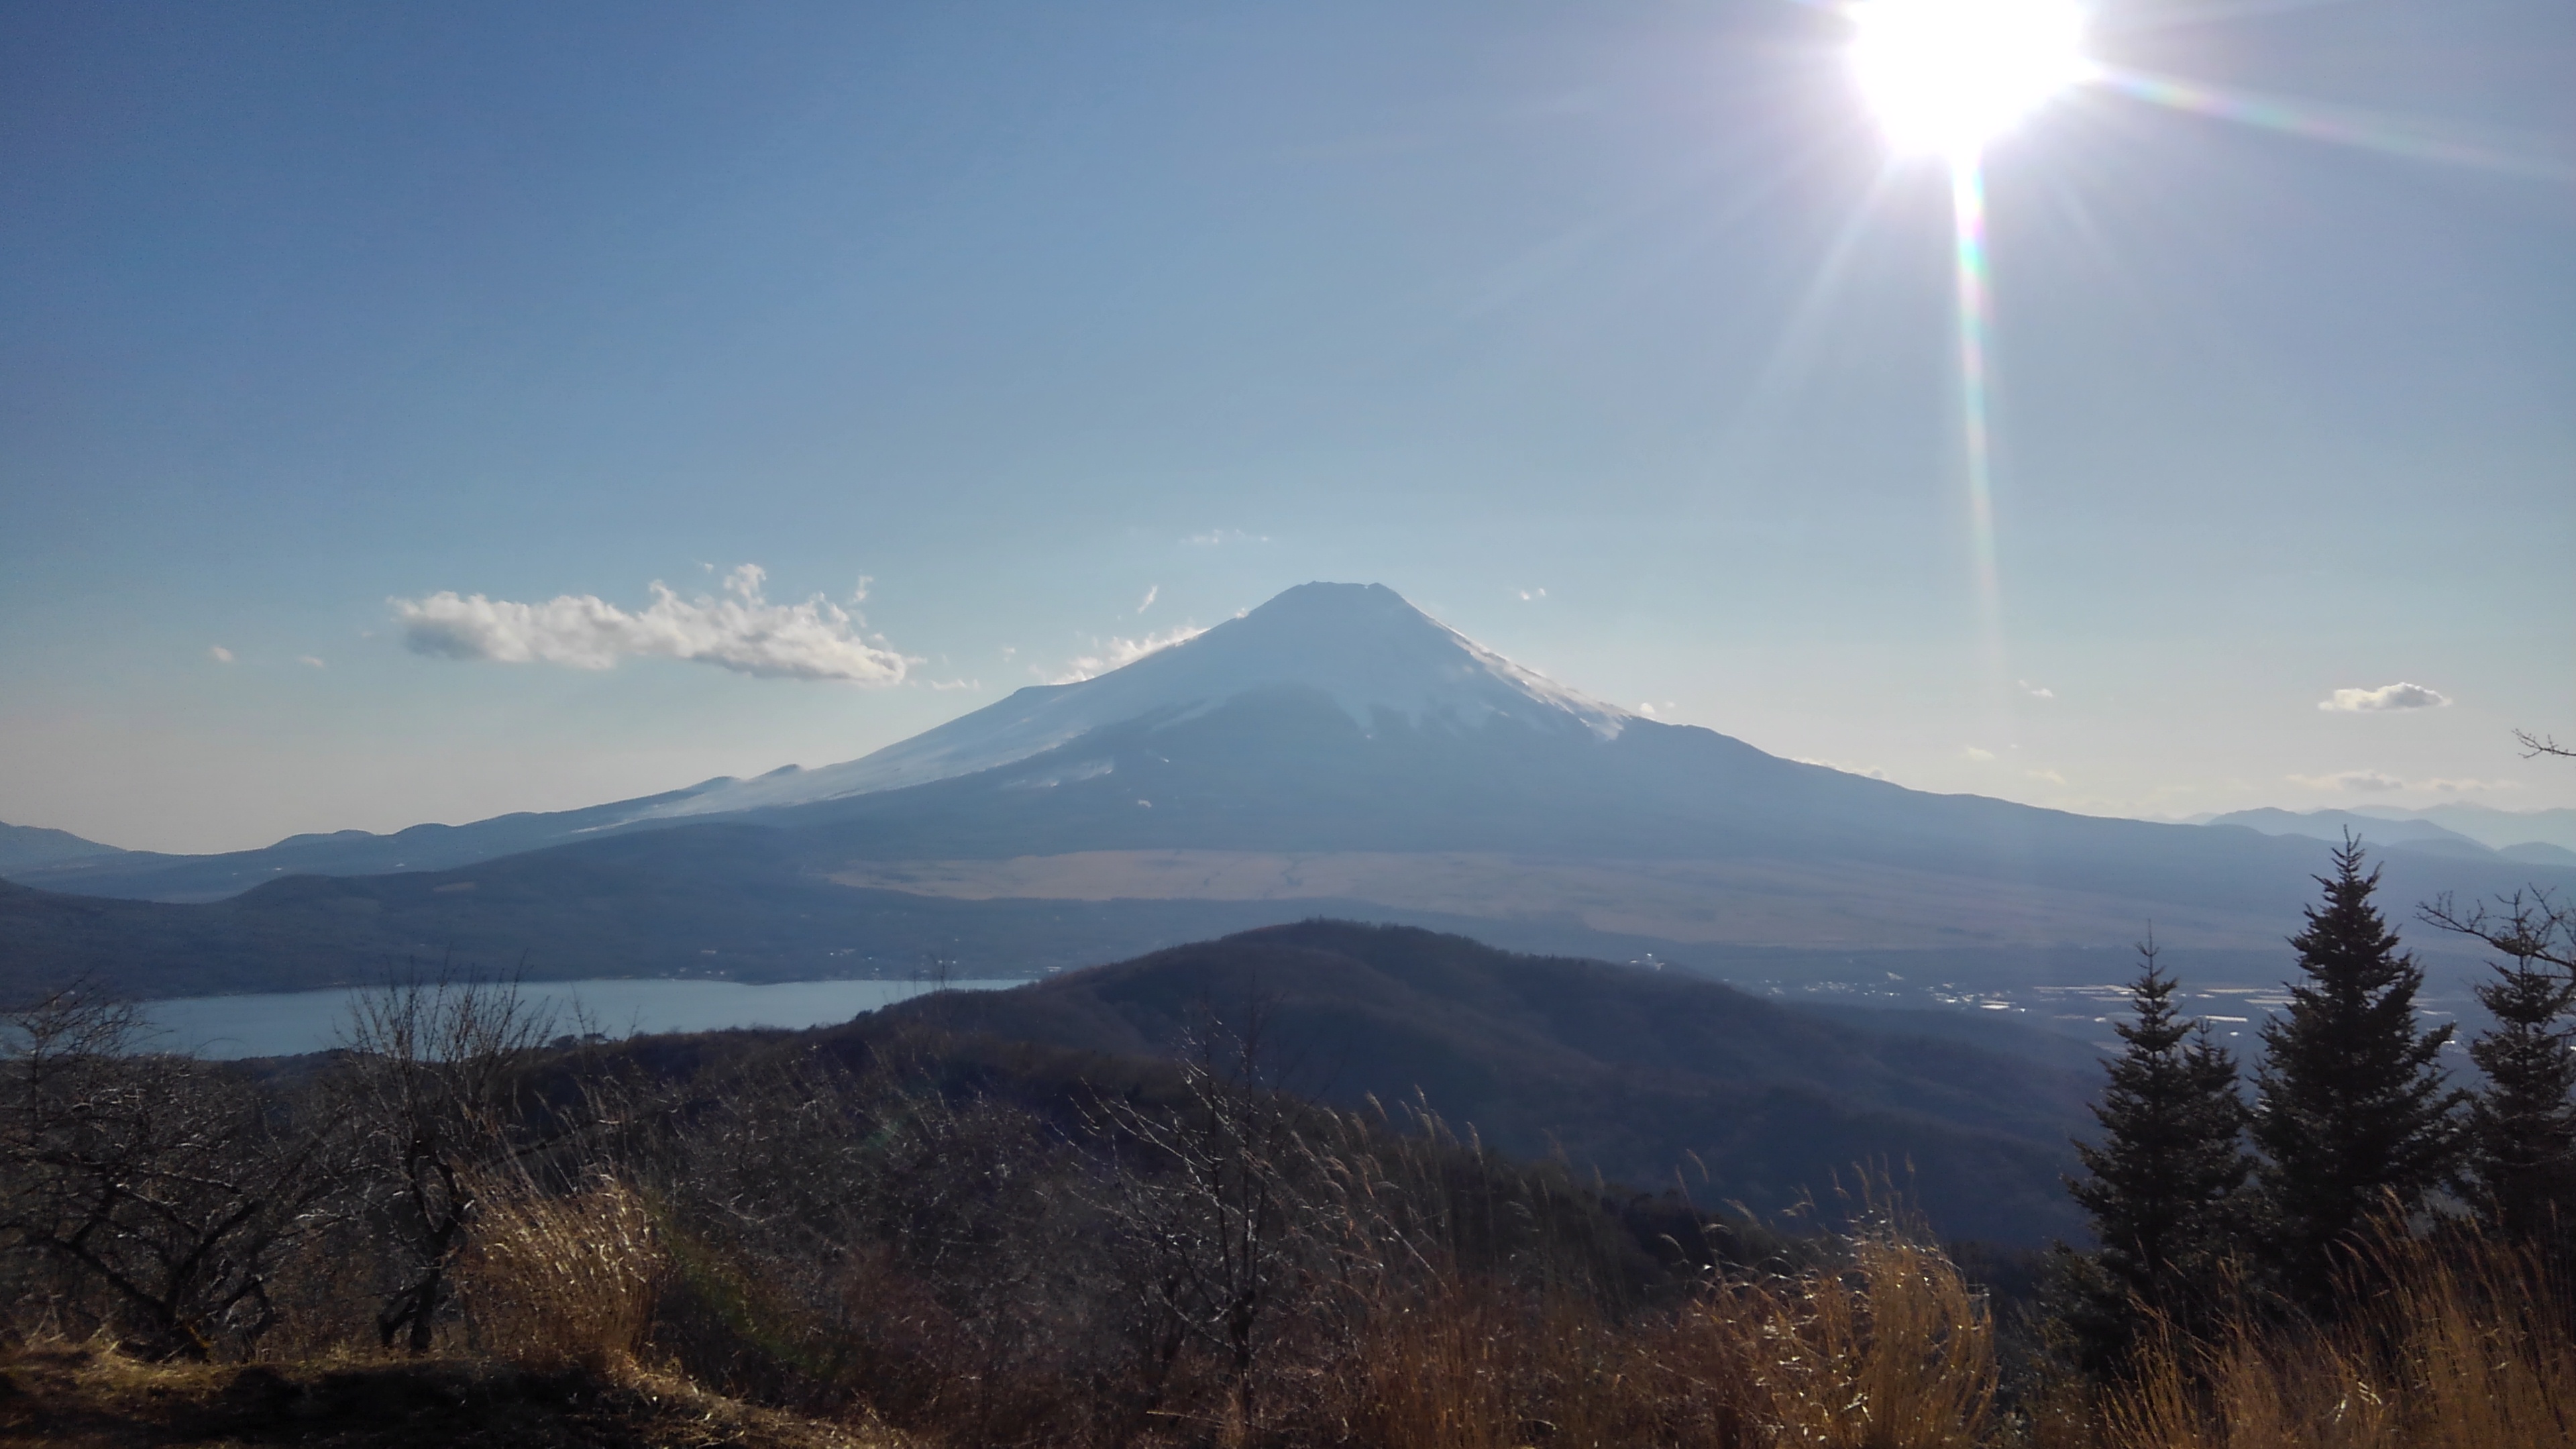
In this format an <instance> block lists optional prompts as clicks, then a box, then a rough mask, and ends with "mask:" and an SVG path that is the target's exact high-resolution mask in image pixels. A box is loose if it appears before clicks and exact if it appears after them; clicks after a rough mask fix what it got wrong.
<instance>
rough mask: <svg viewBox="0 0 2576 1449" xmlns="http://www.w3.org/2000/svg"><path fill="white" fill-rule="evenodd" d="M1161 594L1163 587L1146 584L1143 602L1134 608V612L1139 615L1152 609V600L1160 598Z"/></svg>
mask: <svg viewBox="0 0 2576 1449" xmlns="http://www.w3.org/2000/svg"><path fill="white" fill-rule="evenodd" d="M1162 592H1163V586H1162V585H1161V584H1147V585H1146V586H1145V602H1143V603H1141V604H1138V605H1137V606H1136V612H1137V613H1139V614H1141V613H1143V612H1145V611H1146V610H1147V609H1150V608H1152V607H1154V600H1155V599H1157V598H1159V597H1161V596H1162Z"/></svg>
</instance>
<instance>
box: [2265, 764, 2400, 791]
mask: <svg viewBox="0 0 2576 1449" xmlns="http://www.w3.org/2000/svg"><path fill="white" fill-rule="evenodd" d="M2289 780H2290V783H2291V784H2293V785H2305V786H2307V787H2308V788H2309V789H2311V790H2358V791H2363V792H2366V793H2370V794H2377V793H2379V792H2382V791H2386V790H2403V789H2405V788H2406V782H2405V781H2403V780H2401V779H2398V778H2397V777H2396V776H2394V775H2386V774H2382V773H2380V772H2379V771H2377V770H2343V771H2339V772H2337V773H2335V774H2332V775H2292V776H2290V777H2289Z"/></svg>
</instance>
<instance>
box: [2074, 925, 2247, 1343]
mask: <svg viewBox="0 0 2576 1449" xmlns="http://www.w3.org/2000/svg"><path fill="white" fill-rule="evenodd" d="M2138 953H2139V955H2140V956H2141V957H2143V958H2144V965H2143V966H2142V967H2141V969H2140V970H2139V973H2138V977H2137V979H2136V980H2135V981H2133V982H2131V983H2130V985H2129V1002H2130V1008H2131V1010H2132V1011H2133V1012H2134V1013H2135V1019H2134V1020H2131V1021H2124V1022H2120V1023H2118V1024H2117V1025H2116V1026H2114V1027H2113V1030H2115V1031H2117V1032H2118V1033H2119V1034H2120V1040H2121V1041H2122V1042H2124V1043H2125V1044H2126V1045H2125V1046H2124V1048H2123V1049H2122V1051H2121V1053H2120V1056H2119V1059H2118V1060H2116V1061H2114V1062H2112V1063H2110V1074H2109V1081H2108V1082H2107V1083H2106V1084H2105V1086H2104V1089H2103V1093H2102V1101H2101V1104H2100V1105H2098V1106H2096V1107H2094V1108H2093V1116H2094V1118H2095V1119H2096V1120H2098V1121H2099V1122H2100V1123H2101V1124H2102V1132H2103V1139H2102V1143H2101V1145H2100V1146H2093V1145H2090V1144H2087V1143H2082V1142H2078V1143H2077V1144H2075V1152H2076V1155H2077V1156H2078V1157H2079V1158H2081V1159H2082V1160H2083V1163H2084V1170H2085V1172H2086V1173H2087V1174H2089V1175H2088V1176H2087V1177H2086V1178H2085V1179H2084V1180H2082V1181H2076V1180H2073V1179H2070V1180H2069V1181H2068V1183H2067V1190H2068V1191H2069V1192H2071V1193H2072V1194H2073V1195H2074V1197H2075V1200H2076V1201H2077V1202H2078V1203H2080V1204H2082V1205H2083V1207H2084V1210H2085V1211H2086V1212H2088V1213H2090V1214H2092V1217H2093V1231H2094V1234H2095V1236H2096V1237H2098V1238H2099V1239H2100V1241H2101V1244H2102V1250H2101V1253H2100V1255H2099V1258H2098V1259H2097V1263H2098V1267H2099V1270H2100V1271H2099V1273H2098V1274H2095V1275H2092V1281H2093V1282H2094V1283H2096V1284H2097V1285H2099V1286H2098V1287H2096V1288H2095V1289H2093V1290H2092V1292H2091V1293H2090V1294H2089V1296H2091V1297H2093V1298H2094V1299H2095V1300H2097V1301H2095V1302H2094V1303H2092V1304H2091V1305H2090V1311H2089V1312H2087V1313H2086V1314H2085V1315H2084V1326H2083V1327H2082V1328H2081V1329H2079V1332H2080V1333H2081V1334H2082V1336H2084V1337H2086V1338H2087V1339H2088V1340H2091V1341H2090V1342H2088V1343H2087V1344H2086V1346H2085V1347H2086V1357H2087V1358H2088V1359H2091V1360H2093V1361H2094V1362H2093V1363H2092V1364H2091V1365H2088V1366H2092V1367H2100V1366H2101V1363H2102V1361H2103V1360H2106V1359H2108V1358H2110V1357H2113V1356H2115V1355H2116V1353H2117V1352H2118V1350H2119V1347H2120V1343H2119V1342H2118V1341H2119V1340H2125V1339H2126V1338H2127V1337H2128V1336H2129V1335H2130V1334H2133V1333H2134V1332H2135V1331H2136V1329H2137V1328H2138V1327H2139V1326H2140V1325H2139V1313H2140V1312H2141V1310H2143V1311H2147V1312H2154V1313H2158V1314H2161V1315H2163V1316H2165V1317H2166V1318H2168V1319H2170V1320H2174V1321H2179V1322H2186V1323H2187V1322H2190V1321H2192V1320H2193V1319H2195V1318H2196V1316H2197V1315H2196V1313H2195V1311H2194V1310H2195V1309H2196V1307H2197V1306H2198V1305H2199V1304H2201V1303H2203V1302H2205V1301H2206V1295H2207V1290H2208V1289H2209V1288H2210V1287H2211V1286H2212V1284H2213V1280H2214V1279H2215V1278H2216V1276H2217V1274H2218V1273H2219V1272H2220V1270H2221V1267H2222V1265H2223V1263H2224V1262H2225V1260H2226V1259H2227V1258H2228V1257H2229V1256H2230V1255H2231V1253H2232V1252H2233V1251H2234V1249H2235V1247H2236V1237H2237V1233H2238V1230H2239V1228H2240V1226H2241V1222H2242V1216H2243V1215H2242V1207H2243V1203H2242V1190H2243V1188H2244V1185H2245V1179H2246V1176H2247V1174H2248V1173H2250V1172H2251V1171H2252V1170H2253V1166H2254V1163H2253V1159H2252V1158H2250V1157H2248V1156H2247V1155H2246V1154H2245V1152H2244V1150H2243V1148H2242V1146H2241V1145H2240V1139H2241V1136H2242V1133H2243V1132H2244V1128H2245V1121H2246V1112H2245V1104H2244V1102H2243V1100H2242V1099H2241V1098H2239V1097H2238V1096H2237V1093H2236V1059H2235V1057H2234V1056H2232V1055H2231V1054H2230V1053H2229V1052H2228V1051H2227V1049H2226V1048H2224V1047H2221V1046H2219V1045H2218V1044H2217V1043H2215V1042H2213V1041H2212V1040H2210V1037H2209V1028H2208V1024H2207V1023H2205V1022H2198V1021H2191V1020H2187V1019H2185V1018H2184V1017H2183V1016H2182V1015H2181V1014H2180V1013H2179V1012H2178V1011H2176V1010H2175V1008H2174V1002H2173V995H2174V990H2175V987H2176V985H2177V983H2176V982H2175V981H2174V979H2173V978H2172V977H2170V976H2167V975H2165V974H2164V971H2163V969H2162V968H2161V967H2160V966H2159V965H2158V964H2157V962H2156V947H2155V943H2154V941H2153V940H2152V938H2151V939H2150V940H2149V941H2148V942H2147V943H2145V944H2143V945H2141V946H2140V947H2139V948H2138ZM2104 1290H2108V1294H2109V1295H2110V1296H2111V1297H2113V1298H2114V1299H2115V1300H2116V1301H2111V1302H2103V1301H2099V1300H2101V1299H2102V1298H2104V1297H2105V1293H2104ZM2105 1340H2111V1341H2109V1342H2106V1341H2105Z"/></svg>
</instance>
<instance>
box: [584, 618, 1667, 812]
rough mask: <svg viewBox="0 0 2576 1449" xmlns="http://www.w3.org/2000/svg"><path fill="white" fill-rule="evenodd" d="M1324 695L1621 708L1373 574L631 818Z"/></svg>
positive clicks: (815, 790) (1354, 707)
mask: <svg viewBox="0 0 2576 1449" xmlns="http://www.w3.org/2000/svg"><path fill="white" fill-rule="evenodd" d="M1282 686H1301V687H1304V688H1309V689H1317V690H1321V691H1322V692H1324V693H1325V694H1327V695H1330V696H1331V697H1332V699H1333V701H1334V702H1335V703H1336V704H1338V705H1340V706H1341V707H1342V709H1343V711H1344V712H1345V713H1347V714H1348V715H1349V716H1350V717H1351V719H1352V720H1353V721H1354V722H1355V723H1357V724H1358V725H1359V726H1360V728H1362V729H1364V730H1373V729H1375V728H1377V727H1378V725H1379V722H1380V719H1381V717H1382V716H1392V717H1394V718H1395V719H1398V720H1401V721H1403V722H1404V723H1406V724H1408V725H1411V726H1414V727H1424V726H1436V727H1446V728H1450V729H1458V730H1474V729H1483V728H1485V727H1487V726H1488V725H1491V724H1493V723H1495V722H1497V721H1506V722H1509V723H1512V724H1517V725H1520V726H1522V727H1525V728H1532V729H1539V730H1546V731H1571V730H1582V731H1586V732H1589V733H1590V734H1591V735H1592V736H1593V737H1594V738H1596V739H1602V740H1608V739H1615V738H1617V737H1618V735H1619V733H1620V731H1621V730H1623V729H1625V728H1626V727H1627V725H1628V723H1629V721H1631V720H1633V719H1635V718H1636V716H1635V715H1632V714H1630V713H1629V712H1628V711H1626V710H1623V709H1620V708H1617V707H1616V706H1613V705H1607V704H1603V703H1601V702H1600V701H1599V700H1596V699H1592V698H1589V697H1588V696H1585V695H1582V694H1579V693H1577V692H1575V691H1574V690H1571V689H1568V688H1566V687H1565V686H1564V685H1561V684H1558V683H1556V682H1555V681H1554V680H1551V679H1549V678H1547V677H1546V676H1544V675H1541V674H1539V673H1538V672H1536V671H1535V670H1530V669H1525V668H1523V667H1521V666H1520V665H1518V664H1514V663H1513V662H1512V661H1510V660H1508V659H1506V658H1504V657H1503V656H1501V655H1500V654H1497V653H1495V652H1494V651H1492V650H1491V649H1487V648H1485V647H1484V646H1483V645H1481V644H1478V643H1476V642H1475V641H1474V640H1472V639H1469V638H1467V637H1466V636H1465V635H1463V634H1461V633H1459V632H1458V631H1457V630H1455V629H1452V628H1450V627H1449V626H1448V625H1446V624H1443V623H1441V622H1439V621H1438V620H1436V619H1433V618H1432V617H1430V616H1429V615H1427V614H1425V613H1423V612H1422V611H1421V610H1419V609H1416V608H1415V607H1413V605H1411V604H1409V603H1407V602H1405V600H1404V598H1403V596H1402V595H1400V594H1398V593H1396V592H1395V591H1394V590H1393V589H1390V588H1387V587H1386V586H1384V585H1383V584H1303V585H1300V586H1298V587H1296V588H1293V589H1290V590H1288V591H1287V592H1286V593H1283V594H1281V595H1279V596H1278V597H1277V598H1274V599H1272V600H1271V601H1270V602H1268V603H1266V604H1263V605H1262V606H1261V607H1260V608H1258V609H1255V610H1253V611H1252V612H1250V613H1248V614H1245V615H1243V616H1242V617H1240V618H1237V619H1230V620H1228V621H1226V622H1225V623H1223V624H1219V625H1217V626H1216V627H1215V628H1213V629H1210V630H1208V631H1207V632H1205V633H1203V634H1200V635H1197V636H1196V637H1193V638H1190V639H1186V640H1183V641H1182V642H1180V643H1177V644H1174V645H1172V646H1170V647H1169V648H1165V649H1159V650H1156V651H1155V652H1153V653H1151V654H1148V655H1146V656H1145V657H1143V658H1141V659H1138V660H1136V661H1134V662H1133V663H1130V664H1127V665H1124V666H1123V667H1121V668H1118V669H1113V670H1111V671H1109V672H1108V673H1106V674H1102V675H1100V676H1098V677H1097V678H1093V679H1086V680H1082V681H1080V682H1078V683H1072V684H1050V685H1037V686H1033V687H1031V688H1028V689H1023V690H1021V691H1019V692H1018V693H1016V694H1013V695H1012V696H1011V697H1009V698H1008V699H1005V700H1002V701H1000V702H999V703H996V704H993V705H989V706H987V707H985V708H983V709H979V710H977V711H975V712H974V713H972V714H969V715H965V716H962V717H960V718H958V719H953V720H950V721H949V722H948V723H946V724H944V725H940V726H939V727H937V728H935V729H931V730H926V731H924V732H922V733H921V734H918V735H915V736H913V737H912V738H911V739H908V740H904V741H902V742H901V743H898V744H893V745H888V746H887V747H886V748H884V749H882V750H879V751H877V752H876V753H875V754H872V755H869V756H866V757H865V758H862V759H857V760H851V761H848V762H847V763H844V764H838V765H826V766H824V767H822V768H820V769H815V770H800V771H793V772H791V771H785V770H781V771H773V772H772V773H770V774H767V775H763V776H761V777H760V778H758V779H756V780H738V781H734V782H732V783H730V784H727V785H722V786H719V787H717V788H714V789H710V790H706V791H704V792H702V793H700V794H697V795H694V796H692V797H690V798H688V799H686V800H674V801H669V802H667V803H665V804H662V805H658V806H656V807H654V808H652V809H651V810H648V811H645V812H643V813H642V814H639V815H638V816H636V817H635V818H637V819H649V818H654V817H658V816H675V815H712V814H719V813H724V812H729V811H735V810H759V809H770V808H775V807H779V806H785V805H805V804H811V803H813V802H815V801H820V800H837V799H842V798H845V797H848V796H852V795H866V794H873V793H875V792H877V791H880V790H898V789H902V788H904V787H905V786H909V785H923V784H928V783H930V782H931V781H933V780H945V779H950V778H952V777H955V776H958V775H969V774H973V773H976V772H977V771H981V770H989V769H994V768H997V767H999V766H1002V765H1007V764H1011V763H1013V762H1015V761H1018V760H1025V759H1027V758H1029V757H1030V756H1032V755H1037V754H1042V753H1044V752H1045V751H1047V750H1051V749H1054V748H1056V747H1057V746H1059V745H1063V744H1068V743H1070V742H1072V741H1073V740H1076V739H1079V738H1081V737H1082V736H1084V735H1086V734H1089V733H1090V732H1091V731H1093V730H1096V729H1101V728H1104V727H1106V726H1109V725H1119V724H1128V723H1131V722H1134V721H1138V720H1145V719H1147V718H1149V717H1151V718H1152V720H1153V727H1154V728H1163V727H1167V726H1169V725H1173V724H1177V723H1180V722H1181V721H1183V720H1187V719H1194V718H1197V717H1198V716H1200V715H1203V714H1205V713H1207V712H1208V711H1210V710H1213V709H1215V708H1217V707H1218V706H1220V705H1223V704H1224V703H1226V702H1227V701H1228V700H1231V699H1235V698H1239V697H1240V696H1242V695H1244V694H1247V693H1250V692H1252V691H1254V690H1260V689H1274V688H1279V687H1282Z"/></svg>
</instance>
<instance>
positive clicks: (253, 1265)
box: [0, 986, 345, 1359]
mask: <svg viewBox="0 0 2576 1449" xmlns="http://www.w3.org/2000/svg"><path fill="white" fill-rule="evenodd" d="M0 1023H5V1029H6V1033H7V1046H6V1058H5V1069H6V1073H5V1086H0V1090H5V1094H6V1095H5V1101H0V1244H5V1246H7V1247H8V1248H10V1249H12V1250H15V1252H16V1253H17V1254H18V1255H21V1256H32V1257H35V1258H38V1259H41V1260H44V1261H45V1262H46V1263H47V1264H48V1265H50V1266H51V1267H52V1268H54V1269H56V1270H58V1276H57V1277H56V1278H55V1279H54V1284H53V1286H54V1287H55V1289H56V1292H55V1293H54V1294H53V1295H51V1297H52V1306H53V1307H55V1308H56V1309H57V1310H58V1313H57V1326H58V1327H68V1326H74V1325H76V1324H78V1323H81V1322H91V1323H95V1324H96V1325H98V1326H101V1327H105V1328H108V1329H110V1330H111V1331H114V1332H116V1333H118V1334H119V1335H120V1336H121V1337H122V1338H123V1339H124V1340H125V1341H126V1342H127V1343H128V1344H129V1345H130V1346H131V1347H132V1348H133V1349H134V1350H135V1351H136V1352H139V1353H142V1354H144V1355H147V1356H150V1357H155V1358H174V1357H175V1358H195V1359H202V1358H205V1357H207V1356H209V1355H210V1354H212V1353H213V1352H214V1350H215V1348H216V1347H217V1345H218V1344H219V1343H221V1342H224V1341H227V1340H229V1341H233V1342H237V1343H248V1342H251V1341H255V1340H256V1339H258V1337H259V1336H260V1335H261V1334H263V1333H264V1332H266V1331H267V1330H268V1329H269V1328H270V1327H271V1326H272V1325H273V1324H274V1322H275V1321H276V1306H275V1304H274V1302H273V1301H272V1299H271V1296H270V1293H269V1276H270V1274H271V1272H272V1271H273V1270H274V1268H275V1267H276V1264H277V1262H278V1260H279V1258H280V1257H281V1255H283V1254H284V1253H286V1252H287V1251H288V1250H289V1249H290V1248H291V1247H292V1246H293V1245H294V1244H295V1243H296V1242H297V1241H298V1240H299V1239H300V1238H302V1237H304V1236H305V1235H307V1234H309V1233H311V1232H313V1231H314V1230H315V1229H316V1228H317V1226H318V1225H319V1224H320V1223H321V1222H322V1221H323V1220H324V1217H325V1214H324V1212H323V1207H324V1205H325V1204H326V1203H327V1201H328V1200H329V1199H330V1197H331V1196H332V1195H333V1194H334V1193H335V1192H336V1191H337V1190H338V1188H339V1186H340V1185H341V1182H342V1181H343V1175H342V1170H341V1169H342V1168H343V1166H344V1161H343V1157H342V1149H343V1148H344V1146H345V1141H344V1139H343V1138H342V1136H341V1135H340V1134H338V1133H337V1132H335V1131H332V1130H330V1128H329V1126H328V1125H327V1124H325V1123H318V1122H314V1121H309V1120H305V1121H299V1120H298V1119H297V1115H296V1114H295V1112H294V1111H293V1110H292V1109H291V1107H290V1106H289V1104H287V1103H284V1102H282V1101H280V1100H278V1099H277V1098H276V1097H274V1096H272V1095H271V1094H269V1093H266V1092H264V1091H261V1090H259V1089H258V1088H256V1087H255V1086H254V1085H253V1084H252V1083H250V1082H249V1081H247V1080H246V1079H244V1078H243V1077H242V1076H241V1075H239V1074H237V1073H235V1072H233V1071H230V1070H227V1069H224V1068H221V1067H216V1066H211V1065H208V1064H205V1063H201V1062H195V1061H191V1060H189V1059H187V1058H184V1057H176V1056H170V1055H165V1054H160V1053H155V1052H151V1051H147V1050H144V1049H143V1047H144V1046H145V1041H144V1036H143V1030H142V1023H141V1020H140V1018H139V1016H138V1015H137V1013H136V1012H135V1011H134V1010H133V1009H132V1008H131V1007H129V1006H126V1005H124V1004H121V1003H118V1002H115V1001H112V1000H109V999H107V998H106V997H104V996H102V995H101V994H99V993H96V992H94V991H91V990H89V989H88V988H86V987H85V986H74V987H70V988H66V989H65V990H62V991H57V992H54V993H52V994H51V995H48V996H46V997H45V998H43V999H42V1000H40V1001H38V1002H37V1003H35V1004H34V1005H32V1006H29V1007H27V1008H25V1009H22V1010H19V1011H15V1012H11V1013H8V1014H7V1015H6V1017H5V1018H0ZM92 1290H95V1292H93V1291H92ZM100 1295H103V1300H102V1299H101V1297H100Z"/></svg>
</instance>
